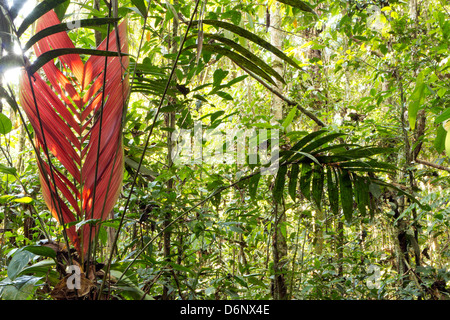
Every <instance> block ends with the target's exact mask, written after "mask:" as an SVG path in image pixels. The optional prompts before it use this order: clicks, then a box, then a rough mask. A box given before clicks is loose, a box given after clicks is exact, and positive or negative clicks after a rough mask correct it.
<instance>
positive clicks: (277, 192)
mask: <svg viewBox="0 0 450 320" xmlns="http://www.w3.org/2000/svg"><path fill="white" fill-rule="evenodd" d="M286 172H287V166H281V167H279V168H278V172H277V176H276V178H275V186H274V187H273V198H274V200H275V202H276V203H281V201H282V199H283V190H284V183H285V181H286Z"/></svg>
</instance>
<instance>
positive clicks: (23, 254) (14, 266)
mask: <svg viewBox="0 0 450 320" xmlns="http://www.w3.org/2000/svg"><path fill="white" fill-rule="evenodd" d="M34 256H35V255H34V254H33V253H31V252H29V251H27V250H23V249H19V250H17V251H16V252H15V253H14V255H13V257H12V258H11V261H10V262H9V264H8V269H7V274H8V278H10V279H11V280H14V279H15V278H16V277H17V276H18V275H19V273H20V272H22V270H23V269H24V268H25V267H26V266H27V265H28V263H29V262H30V261H31V259H33V257H34Z"/></svg>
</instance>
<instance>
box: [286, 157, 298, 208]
mask: <svg viewBox="0 0 450 320" xmlns="http://www.w3.org/2000/svg"><path fill="white" fill-rule="evenodd" d="M299 173H300V166H299V165H298V164H297V163H294V164H292V166H291V172H290V179H289V186H288V190H289V195H290V196H291V198H292V200H293V201H295V200H296V199H297V182H298V176H299Z"/></svg>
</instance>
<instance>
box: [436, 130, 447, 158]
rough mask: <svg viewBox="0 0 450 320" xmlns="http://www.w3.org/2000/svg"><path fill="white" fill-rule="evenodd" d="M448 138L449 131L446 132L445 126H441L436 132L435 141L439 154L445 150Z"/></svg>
mask: <svg viewBox="0 0 450 320" xmlns="http://www.w3.org/2000/svg"><path fill="white" fill-rule="evenodd" d="M446 136H447V131H445V129H444V127H443V126H439V127H438V128H437V130H436V138H435V139H434V143H433V145H434V147H435V148H436V151H437V152H438V153H441V152H442V151H444V149H445V137H446Z"/></svg>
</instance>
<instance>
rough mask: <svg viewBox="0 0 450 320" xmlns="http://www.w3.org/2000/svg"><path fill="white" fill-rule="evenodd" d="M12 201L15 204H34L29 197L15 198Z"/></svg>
mask: <svg viewBox="0 0 450 320" xmlns="http://www.w3.org/2000/svg"><path fill="white" fill-rule="evenodd" d="M13 201H14V202H17V203H33V202H34V200H33V198H30V197H21V198H16V199H14V200H13Z"/></svg>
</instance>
